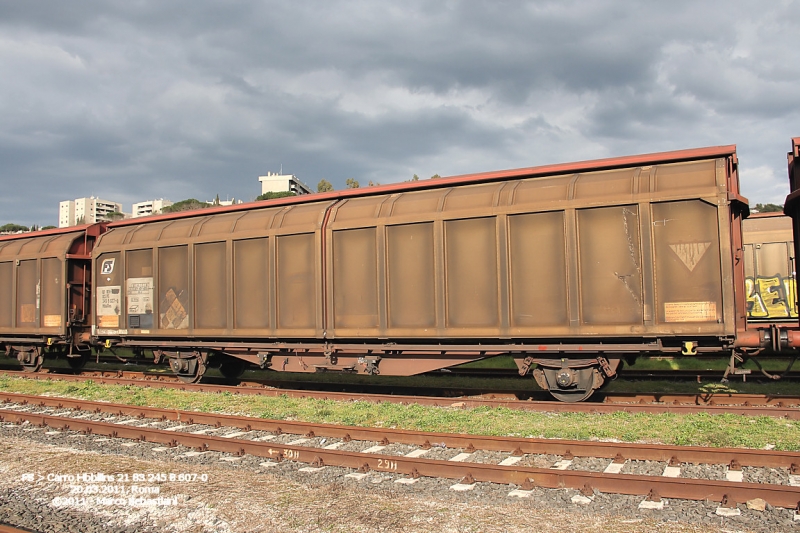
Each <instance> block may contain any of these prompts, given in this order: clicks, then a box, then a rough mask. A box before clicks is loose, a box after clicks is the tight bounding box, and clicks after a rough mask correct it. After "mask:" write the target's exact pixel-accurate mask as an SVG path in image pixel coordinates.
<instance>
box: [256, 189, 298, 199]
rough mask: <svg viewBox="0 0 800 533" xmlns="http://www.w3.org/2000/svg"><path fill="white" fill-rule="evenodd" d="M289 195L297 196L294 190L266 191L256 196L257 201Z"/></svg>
mask: <svg viewBox="0 0 800 533" xmlns="http://www.w3.org/2000/svg"><path fill="white" fill-rule="evenodd" d="M289 196H297V195H296V194H295V193H293V192H292V191H280V192H265V193H264V194H259V195H258V196H257V197H256V201H260V200H273V199H275V198H287V197H289Z"/></svg>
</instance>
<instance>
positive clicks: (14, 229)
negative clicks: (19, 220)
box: [0, 223, 30, 233]
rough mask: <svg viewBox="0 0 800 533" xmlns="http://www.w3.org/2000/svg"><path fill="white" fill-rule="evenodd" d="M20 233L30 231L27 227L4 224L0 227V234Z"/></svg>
mask: <svg viewBox="0 0 800 533" xmlns="http://www.w3.org/2000/svg"><path fill="white" fill-rule="evenodd" d="M20 231H30V230H29V229H28V226H20V225H19V224H13V223H9V224H4V225H2V226H0V232H3V233H18V232H20Z"/></svg>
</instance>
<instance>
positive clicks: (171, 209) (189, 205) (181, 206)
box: [161, 198, 211, 213]
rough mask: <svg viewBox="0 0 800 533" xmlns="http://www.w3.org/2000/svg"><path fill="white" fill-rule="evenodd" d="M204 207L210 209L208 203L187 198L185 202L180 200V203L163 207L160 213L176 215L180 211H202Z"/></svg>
mask: <svg viewBox="0 0 800 533" xmlns="http://www.w3.org/2000/svg"><path fill="white" fill-rule="evenodd" d="M206 207H211V204H209V203H208V202H201V201H200V200H197V199H195V198H189V199H187V200H181V201H180V202H175V203H174V204H172V205H169V206H167V207H164V208H163V209H162V210H161V212H162V213H178V212H180V211H192V210H193V209H204V208H206Z"/></svg>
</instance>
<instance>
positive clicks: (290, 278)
mask: <svg viewBox="0 0 800 533" xmlns="http://www.w3.org/2000/svg"><path fill="white" fill-rule="evenodd" d="M277 256H278V257H277V267H278V269H277V270H278V271H277V279H278V286H277V292H278V294H277V300H278V302H277V303H278V317H277V318H278V323H277V327H278V329H279V330H280V329H287V330H311V329H314V328H315V327H316V317H317V312H316V307H317V297H316V278H315V276H316V262H317V260H318V259H317V254H316V252H315V238H314V234H313V233H305V234H300V235H281V236H279V237H278V238H277Z"/></svg>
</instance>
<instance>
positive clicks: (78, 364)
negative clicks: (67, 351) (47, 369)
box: [67, 350, 91, 373]
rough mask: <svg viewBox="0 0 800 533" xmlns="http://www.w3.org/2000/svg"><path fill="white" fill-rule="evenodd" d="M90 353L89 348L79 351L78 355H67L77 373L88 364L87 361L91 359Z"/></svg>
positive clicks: (69, 362) (68, 361) (70, 365)
mask: <svg viewBox="0 0 800 533" xmlns="http://www.w3.org/2000/svg"><path fill="white" fill-rule="evenodd" d="M90 353H91V352H90V351H89V350H86V351H80V352H78V355H77V356H73V357H70V356H67V363H68V364H69V367H70V368H71V369H72V370H73V371H75V373H78V372H80V371H81V370H83V367H84V366H86V362H87V361H88V360H89V355H90Z"/></svg>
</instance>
